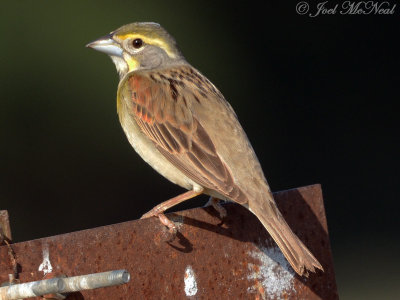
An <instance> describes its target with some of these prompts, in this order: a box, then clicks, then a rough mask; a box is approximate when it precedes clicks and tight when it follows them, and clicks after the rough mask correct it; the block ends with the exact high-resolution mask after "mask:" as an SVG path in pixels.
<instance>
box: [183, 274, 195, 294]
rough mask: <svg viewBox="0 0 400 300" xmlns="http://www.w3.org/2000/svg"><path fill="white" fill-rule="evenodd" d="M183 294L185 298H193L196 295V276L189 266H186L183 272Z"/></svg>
mask: <svg viewBox="0 0 400 300" xmlns="http://www.w3.org/2000/svg"><path fill="white" fill-rule="evenodd" d="M184 282H185V294H186V296H188V297H190V296H194V295H196V294H197V282H196V276H195V275H194V271H193V269H192V267H191V266H187V267H186V270H185V277H184Z"/></svg>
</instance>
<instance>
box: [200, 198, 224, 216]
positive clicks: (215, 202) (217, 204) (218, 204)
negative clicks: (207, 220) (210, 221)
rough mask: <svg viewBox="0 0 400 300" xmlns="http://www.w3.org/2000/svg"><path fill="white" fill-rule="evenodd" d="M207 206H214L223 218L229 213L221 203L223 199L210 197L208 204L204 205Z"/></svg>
mask: <svg viewBox="0 0 400 300" xmlns="http://www.w3.org/2000/svg"><path fill="white" fill-rule="evenodd" d="M207 206H212V207H213V208H214V209H215V210H216V211H217V212H218V214H219V217H220V219H221V220H223V219H225V218H226V216H227V215H228V212H227V211H226V209H225V207H223V206H222V205H221V200H219V199H218V198H214V197H210V199H209V200H208V202H207V203H206V205H204V207H207Z"/></svg>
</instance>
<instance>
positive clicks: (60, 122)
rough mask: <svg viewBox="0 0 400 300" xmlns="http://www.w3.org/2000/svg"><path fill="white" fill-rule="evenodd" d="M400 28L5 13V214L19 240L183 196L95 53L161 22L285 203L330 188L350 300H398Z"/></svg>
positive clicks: (237, 12)
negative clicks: (133, 136)
mask: <svg viewBox="0 0 400 300" xmlns="http://www.w3.org/2000/svg"><path fill="white" fill-rule="evenodd" d="M389 2H390V3H392V4H391V5H392V6H393V4H394V3H395V2H394V1H389ZM316 4H317V3H316V2H312V3H310V10H311V12H312V11H314V12H315V11H316ZM334 4H335V3H332V4H331V3H330V2H328V3H327V6H328V7H331V6H333V5H334ZM399 14H400V7H396V8H395V14H394V15H340V14H339V12H337V14H336V15H319V16H317V17H314V18H312V17H309V16H308V15H299V14H298V13H296V2H293V3H290V4H289V3H282V4H278V5H277V4H270V3H265V6H264V7H258V6H257V5H256V4H254V3H251V2H243V3H242V4H234V3H228V4H223V3H220V4H218V3H214V4H211V3H208V2H207V3H206V2H205V1H196V2H195V1H191V2H190V3H189V1H161V0H160V1H122V0H120V1H98V0H97V1H77V0H69V1H51V2H48V1H46V3H45V2H41V1H33V0H29V1H28V0H26V1H10V0H3V1H2V7H1V10H0V38H1V47H0V209H7V210H8V211H9V213H10V215H11V228H12V232H13V237H14V240H15V241H25V240H30V239H35V238H40V237H45V236H49V235H56V234H61V233H66V232H71V231H75V230H81V229H86V228H92V227H96V226H100V225H107V224H112V223H117V222H122V221H127V220H133V219H136V218H138V217H140V216H141V215H142V214H143V213H144V212H146V211H147V210H149V209H150V208H152V207H153V206H154V205H156V204H157V203H159V202H161V201H163V200H166V199H168V198H170V197H173V196H175V195H177V194H178V193H180V192H182V189H181V188H179V187H177V186H175V185H173V184H171V183H169V182H168V181H167V180H166V179H164V178H163V177H161V176H160V175H158V174H157V173H156V172H155V171H153V170H152V169H151V168H150V167H149V166H147V165H146V164H145V163H144V162H143V161H142V160H141V159H140V158H139V156H138V155H137V154H136V153H135V152H134V151H133V150H132V148H131V146H130V145H129V143H128V141H127V139H126V138H125V136H124V134H123V132H122V130H121V128H120V125H119V121H118V118H117V114H116V102H115V96H116V88H117V84H118V76H117V73H116V70H115V67H114V65H113V64H112V62H111V60H110V59H109V58H108V57H107V56H106V55H104V54H100V53H97V52H95V51H93V50H90V49H86V48H85V47H84V46H85V44H87V43H88V42H90V41H92V40H94V39H96V38H98V37H100V36H102V35H104V34H107V33H108V32H110V31H112V30H114V29H116V28H117V27H119V26H121V25H123V24H126V23H130V22H133V21H154V22H158V23H160V24H162V25H163V26H164V27H165V28H166V29H167V30H168V31H169V32H170V33H171V34H172V35H173V36H174V37H175V38H176V40H177V41H178V45H179V46H180V48H181V50H182V52H183V53H184V55H185V57H186V59H187V60H188V61H189V62H190V63H191V64H193V65H194V66H195V67H196V68H198V69H199V70H200V71H201V72H203V73H204V74H205V75H206V76H208V78H209V79H210V80H211V81H212V82H213V83H214V84H215V85H216V86H217V87H218V88H219V89H220V90H221V91H222V93H223V94H224V95H225V97H226V98H227V99H228V100H229V101H230V102H231V104H232V106H233V107H234V108H235V110H236V112H237V114H238V116H239V119H240V120H241V123H242V125H243V127H244V129H245V130H246V132H247V134H248V136H249V139H250V141H251V142H252V144H253V146H254V148H255V151H256V153H257V155H258V157H259V159H260V161H261V163H262V166H263V169H264V171H265V174H266V176H267V178H268V180H269V183H270V185H271V188H272V190H273V191H278V190H284V189H290V188H295V187H300V186H304V185H309V184H314V183H321V184H322V188H323V192H324V198H325V206H326V213H327V217H328V225H329V231H330V237H331V243H332V250H333V255H334V261H335V269H336V275H337V283H338V288H339V293H340V296H341V298H342V299H395V298H397V299H398V297H399V295H400V287H399V285H398V284H399V282H400V275H399V271H398V269H399V267H400V258H399V253H400V240H399V232H398V230H399V227H400V226H399V225H400V221H399V220H400V218H399V216H398V215H399V209H400V202H399V198H398V196H397V193H396V192H395V187H396V185H398V182H399V179H400V178H399V171H398V170H399V158H398V155H399V131H398V130H399V128H398V127H399V126H398V112H397V111H396V110H395V108H394V106H395V102H398V100H399V82H400V75H399V74H400V73H399V66H400V64H399V63H400V59H399V53H400V51H399V50H400V49H399V48H400V47H399V44H398V41H399V34H400V30H399V29H400V22H399ZM205 200H206V198H201V197H199V199H195V200H192V201H189V202H187V203H185V204H182V205H181V206H180V207H178V208H177V209H185V208H188V207H195V206H199V205H203V203H204V202H205Z"/></svg>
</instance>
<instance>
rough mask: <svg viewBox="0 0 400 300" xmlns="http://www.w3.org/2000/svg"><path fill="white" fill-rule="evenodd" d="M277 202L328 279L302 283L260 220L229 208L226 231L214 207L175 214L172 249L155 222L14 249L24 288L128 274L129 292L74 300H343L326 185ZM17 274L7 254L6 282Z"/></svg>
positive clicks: (1, 253) (86, 294)
mask: <svg viewBox="0 0 400 300" xmlns="http://www.w3.org/2000/svg"><path fill="white" fill-rule="evenodd" d="M274 196H275V199H276V201H277V203H278V206H279V208H280V210H281V211H282V214H283V215H284V216H285V218H286V220H287V221H288V223H289V225H290V226H291V228H292V229H293V230H294V231H295V232H296V234H297V235H298V236H299V238H300V239H301V240H302V241H303V242H304V243H305V244H306V245H307V247H309V249H310V250H311V252H312V253H314V255H315V256H316V257H317V259H318V260H319V261H320V262H321V264H322V265H323V267H324V269H325V272H324V273H322V272H318V273H316V274H310V276H309V278H302V277H299V276H297V275H296V274H295V273H294V272H293V270H292V269H291V267H290V266H289V264H288V263H287V262H286V260H285V259H284V257H283V255H282V253H281V252H280V250H279V249H278V247H277V246H276V245H275V243H274V242H273V240H272V239H271V238H270V236H269V235H268V233H267V232H266V230H265V229H264V228H263V227H262V225H261V223H260V222H259V221H258V220H257V218H256V217H255V216H253V215H252V214H251V213H250V212H249V211H247V210H246V209H245V208H243V207H241V206H240V205H236V204H227V205H225V208H226V209H227V212H228V216H227V217H226V219H225V220H224V222H223V223H221V220H220V219H219V217H218V213H216V212H215V210H214V209H213V208H212V207H207V208H196V209H191V210H186V211H182V212H177V213H171V214H169V215H168V217H169V218H171V219H172V220H173V221H174V222H175V223H176V224H177V227H178V230H179V232H178V234H177V238H176V239H175V240H174V241H173V242H171V243H167V242H165V240H166V239H168V231H167V230H166V229H165V228H164V226H163V225H161V224H160V222H159V221H158V219H156V218H151V219H145V220H137V221H130V222H125V223H120V224H115V225H109V226H104V227H98V228H94V229H90V230H83V231H78V232H73V233H69V234H62V235H58V236H53V237H48V238H43V239H38V240H33V241H27V242H23V243H17V244H12V247H13V250H14V252H15V253H16V258H17V263H18V269H19V271H20V273H19V280H20V282H28V281H34V280H42V279H45V278H52V277H55V276H57V274H65V275H67V276H69V277H71V276H75V275H80V274H87V273H95V272H104V271H108V270H113V269H126V270H127V271H128V272H129V273H130V274H131V281H130V282H129V283H128V284H125V285H123V286H116V287H109V288H107V289H97V290H91V291H82V292H77V293H73V294H70V296H69V297H68V298H67V299H85V300H88V299H187V298H188V297H190V298H196V299H197V298H198V299H213V298H214V299H338V295H337V289H336V282H335V276H334V270H333V260H332V254H331V250H330V243H329V236H328V230H327V223H326V217H325V210H324V205H323V198H322V191H321V187H320V185H312V186H307V187H302V188H298V189H293V190H288V191H283V192H278V193H275V194H274ZM12 272H13V266H12V263H11V261H10V257H9V255H8V249H7V247H6V246H2V247H0V282H5V281H7V280H8V274H9V273H12Z"/></svg>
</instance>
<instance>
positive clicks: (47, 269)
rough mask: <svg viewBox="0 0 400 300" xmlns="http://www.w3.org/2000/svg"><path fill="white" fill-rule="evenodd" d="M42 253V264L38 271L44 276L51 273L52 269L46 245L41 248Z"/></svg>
mask: <svg viewBox="0 0 400 300" xmlns="http://www.w3.org/2000/svg"><path fill="white" fill-rule="evenodd" d="M42 253H43V262H42V263H41V264H40V266H39V271H40V272H43V273H44V275H46V274H49V273H51V272H52V271H53V267H52V265H51V263H50V254H49V246H48V245H44V246H43V249H42Z"/></svg>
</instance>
